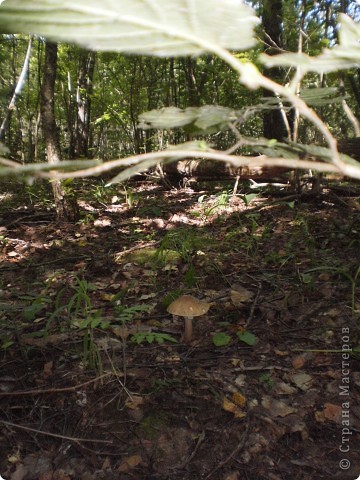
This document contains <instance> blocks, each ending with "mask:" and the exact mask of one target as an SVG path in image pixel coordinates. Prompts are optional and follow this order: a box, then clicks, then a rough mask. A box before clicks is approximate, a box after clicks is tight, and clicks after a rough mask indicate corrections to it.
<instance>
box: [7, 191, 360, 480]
mask: <svg viewBox="0 0 360 480" xmlns="http://www.w3.org/2000/svg"><path fill="white" fill-rule="evenodd" d="M89 185H90V184H86V185H85V186H86V189H87V190H86V189H84V191H85V192H87V193H84V194H83V195H82V196H81V197H80V202H79V203H80V208H81V220H80V221H79V222H77V223H65V224H64V223H62V224H60V223H58V222H56V220H55V216H54V211H53V208H52V205H51V201H50V200H48V201H46V200H45V197H44V192H43V191H40V190H39V187H38V186H36V184H35V185H33V186H32V187H26V189H25V190H26V191H25V190H23V193H21V194H20V193H19V192H20V190H21V188H22V187H19V186H16V185H15V186H14V188H13V193H11V192H10V188H9V186H7V193H4V194H3V195H1V199H0V217H1V223H0V225H1V227H0V261H1V264H0V273H1V285H0V288H1V290H0V360H1V366H0V477H2V478H4V479H5V480H23V479H24V480H31V479H40V480H51V479H54V480H55V479H57V480H67V479H81V480H91V479H108V480H112V479H121V480H122V479H123V480H131V479H136V480H138V479H139V480H140V479H149V480H150V479H154V480H155V479H156V480H199V479H202V480H209V479H211V480H280V479H281V480H290V479H292V480H305V479H306V480H309V479H311V480H321V479H326V480H328V479H330V478H335V479H336V478H338V479H341V480H347V479H349V480H354V479H356V478H358V476H359V475H360V456H359V450H360V343H359V339H360V334H359V320H360V315H359V310H360V285H359V283H360V282H359V279H360V255H359V251H360V204H359V193H357V194H354V193H351V191H350V190H349V191H347V190H346V187H344V188H343V189H340V188H338V189H337V190H327V189H326V190H324V192H323V193H322V194H321V195H319V196H317V197H311V196H309V197H306V196H302V197H297V196H291V195H289V196H286V193H285V196H284V197H279V196H271V195H270V194H269V193H267V194H264V192H263V193H259V192H257V196H254V195H252V194H253V193H254V192H253V191H249V190H247V191H245V190H244V193H241V192H240V194H239V195H237V196H235V197H232V196H231V185H230V187H229V188H230V190H229V189H228V190H226V189H225V188H224V186H222V187H221V188H215V187H214V186H213V187H212V189H211V190H209V188H208V186H206V185H205V184H204V185H202V184H197V185H194V186H193V189H190V188H184V189H173V190H166V189H164V188H162V187H160V186H158V185H155V184H152V183H147V182H139V183H132V184H130V185H131V186H127V187H126V189H124V187H116V188H115V187H113V188H112V189H110V191H109V190H108V189H106V188H105V187H104V185H103V184H100V183H99V184H97V185H94V184H92V186H91V188H90V187H89ZM246 192H247V193H246ZM249 192H250V193H249ZM181 294H191V295H193V296H195V297H197V298H199V299H201V300H204V301H206V302H209V303H211V307H210V309H209V311H208V312H207V313H206V314H204V315H203V316H200V317H197V318H195V319H194V332H193V338H192V340H191V341H190V342H188V343H185V342H184V340H183V319H181V318H179V317H172V316H171V315H170V314H169V313H167V310H166V308H167V306H168V305H169V304H170V302H171V301H172V300H174V299H175V298H176V297H177V296H179V295H181Z"/></svg>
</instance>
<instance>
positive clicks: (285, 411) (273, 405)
mask: <svg viewBox="0 0 360 480" xmlns="http://www.w3.org/2000/svg"><path fill="white" fill-rule="evenodd" d="M261 405H262V406H263V407H264V408H267V409H268V410H270V413H271V416H272V417H286V416H287V415H290V414H291V413H295V412H296V409H295V408H293V407H290V406H289V405H288V404H287V403H285V402H283V401H281V400H275V399H274V398H271V397H268V396H265V397H263V399H262V400H261Z"/></svg>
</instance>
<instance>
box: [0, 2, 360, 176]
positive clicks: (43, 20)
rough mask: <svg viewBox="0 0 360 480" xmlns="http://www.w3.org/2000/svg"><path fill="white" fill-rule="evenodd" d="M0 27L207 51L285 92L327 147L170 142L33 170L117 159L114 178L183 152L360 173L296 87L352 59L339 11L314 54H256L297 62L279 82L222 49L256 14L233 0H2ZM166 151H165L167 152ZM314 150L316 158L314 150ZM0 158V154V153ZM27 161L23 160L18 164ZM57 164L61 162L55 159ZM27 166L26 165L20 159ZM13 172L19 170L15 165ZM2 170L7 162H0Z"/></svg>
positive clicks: (111, 46)
mask: <svg viewBox="0 0 360 480" xmlns="http://www.w3.org/2000/svg"><path fill="white" fill-rule="evenodd" d="M0 3H1V2H0ZM0 13H1V15H0V32H10V33H13V32H22V33H31V34H39V35H43V36H46V37H48V38H50V39H52V40H56V41H71V42H74V43H77V44H79V45H82V46H85V47H87V48H90V49H95V50H103V51H118V52H123V53H137V54H143V55H153V56H158V57H164V56H184V55H196V56H198V55H201V54H204V53H212V54H214V55H217V56H218V57H219V58H221V59H222V60H223V61H224V62H226V63H227V64H228V65H229V66H230V67H231V68H232V69H233V70H234V71H235V72H237V73H238V74H239V81H240V82H241V83H242V84H244V85H245V86H246V87H248V88H249V89H258V88H264V89H267V90H269V91H271V92H273V93H274V94H275V95H276V96H278V97H279V98H280V100H281V101H283V100H286V101H288V102H290V104H291V105H292V106H293V107H295V108H296V109H297V111H298V112H299V114H301V115H302V116H303V117H305V118H307V119H308V120H309V121H310V122H311V123H312V124H313V125H314V126H315V127H316V128H317V129H318V130H319V131H320V132H321V134H322V135H323V137H324V138H325V140H326V142H327V144H328V147H329V152H330V155H327V156H326V158H324V160H325V161H326V162H327V163H323V162H320V161H314V162H310V161H304V160H300V159H293V158H291V159H288V158H287V159H286V158H282V157H281V158H276V157H275V158H272V157H270V158H264V157H261V156H260V157H244V156H235V155H229V154H227V153H226V152H219V151H214V150H212V149H210V148H209V147H207V146H206V147H205V148H196V149H195V150H194V149H193V148H190V149H187V147H186V144H185V146H180V147H179V148H180V149H176V150H175V149H171V152H170V151H169V150H168V151H163V152H156V153H151V154H144V155H136V156H133V157H129V158H127V159H117V160H113V161H109V162H106V163H104V164H101V165H95V166H93V165H92V166H89V168H85V169H83V168H79V169H77V170H76V171H75V172H71V173H70V172H68V171H58V170H57V171H51V172H48V171H45V170H49V166H48V165H47V166H46V169H45V168H43V167H41V166H39V165H37V168H36V170H37V175H39V176H42V177H51V178H58V179H60V178H68V177H75V176H84V175H94V174H99V173H102V172H105V171H109V170H111V169H113V168H117V167H119V166H121V167H124V168H126V170H125V171H124V172H121V173H120V174H119V175H117V176H116V177H115V178H114V179H113V182H115V181H122V180H124V179H126V178H128V177H130V176H131V175H133V174H134V173H136V172H138V171H140V170H145V169H148V168H150V167H152V166H153V165H154V164H155V163H156V162H157V161H159V160H163V159H167V160H168V161H171V160H178V159H180V158H185V157H193V158H207V159H213V160H220V161H224V162H229V163H231V164H232V165H233V166H235V167H240V166H251V167H253V166H261V165H263V164H264V163H266V165H268V166H269V165H273V166H285V167H288V168H305V169H308V168H311V169H317V170H319V171H331V172H338V173H339V174H342V175H346V176H349V177H353V178H357V179H359V178H360V164H359V163H358V162H355V161H350V162H349V161H348V160H347V159H346V158H345V159H344V157H342V156H340V155H339V152H338V150H337V142H336V139H335V138H334V136H333V135H332V134H331V132H330V130H329V129H328V127H327V126H326V125H325V123H324V122H323V121H322V120H321V118H320V117H319V116H318V115H317V113H316V112H315V111H314V110H312V109H311V108H310V107H309V106H308V104H307V103H306V102H305V101H304V100H303V99H302V98H301V97H300V96H299V95H298V94H297V89H296V85H297V84H298V82H299V77H300V78H301V77H303V76H304V75H305V74H306V73H307V72H309V71H314V72H323V71H327V72H328V71H334V70H338V69H341V68H349V67H352V66H356V65H358V64H359V60H360V47H359V38H360V27H359V25H357V24H356V23H355V22H354V21H353V20H352V19H350V18H349V17H347V16H346V15H341V17H340V35H339V40H340V42H339V45H337V46H335V47H334V48H333V49H331V50H325V51H324V52H323V54H321V55H320V56H318V57H314V58H311V57H307V56H306V55H304V54H291V53H285V54H281V55H277V56H272V57H269V56H266V55H262V56H261V57H260V60H261V61H262V62H263V63H265V64H266V65H267V66H274V65H288V66H290V67H298V66H299V65H300V68H297V72H296V74H295V76H294V79H293V81H292V82H290V85H289V86H283V85H280V84H278V83H276V82H274V81H273V80H271V79H269V78H267V77H266V76H264V75H263V74H262V73H261V72H260V71H259V69H258V68H257V67H256V66H255V65H254V64H253V63H252V62H250V61H245V62H244V61H240V60H239V59H238V58H236V56H235V55H233V54H232V53H231V52H230V50H245V49H248V48H250V47H252V46H253V45H254V44H255V43H256V42H255V37H254V31H253V30H254V27H255V26H256V25H257V24H258V23H259V22H260V20H259V19H258V18H257V17H256V16H255V15H254V12H253V10H252V9H251V7H249V6H248V5H246V4H245V3H243V2H242V1H241V0H223V1H222V2H219V1H218V0H206V2H205V0H191V1H190V0H188V1H186V2H185V1H184V0H167V1H166V2H163V1H161V0H145V1H144V0H143V1H141V0H117V1H111V2H110V1H103V2H102V3H101V4H99V2H98V1H97V0H75V1H69V0H51V1H50V0H33V1H32V2H29V1H28V0H5V1H4V2H3V3H2V4H1V6H0ZM170 153H171V155H170ZM320 158H323V157H321V156H320ZM2 163H4V159H2ZM26 167H27V166H26ZM62 167H63V168H62V169H63V170H64V169H65V168H68V166H67V165H65V164H63V165H62ZM27 168H28V167H27ZM16 171H17V172H21V171H23V173H27V172H29V171H30V172H31V173H33V170H31V169H29V168H28V170H27V172H26V171H25V170H24V169H22V167H20V168H17V169H16ZM2 172H3V173H6V174H8V173H9V169H6V168H5V169H4V168H3V169H2Z"/></svg>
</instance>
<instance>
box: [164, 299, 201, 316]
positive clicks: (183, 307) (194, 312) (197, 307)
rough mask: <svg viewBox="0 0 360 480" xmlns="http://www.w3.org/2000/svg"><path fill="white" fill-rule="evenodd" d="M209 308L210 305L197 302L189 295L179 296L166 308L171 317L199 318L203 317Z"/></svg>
mask: <svg viewBox="0 0 360 480" xmlns="http://www.w3.org/2000/svg"><path fill="white" fill-rule="evenodd" d="M209 308H210V303H207V302H203V301H202V300H198V299H197V298H195V297H192V296H191V295H181V297H179V298H177V299H176V300H174V301H173V302H172V303H170V305H169V306H168V308H167V311H168V312H169V313H171V314H172V315H178V316H179V317H199V316H200V315H204V313H206V312H207V311H208V310H209Z"/></svg>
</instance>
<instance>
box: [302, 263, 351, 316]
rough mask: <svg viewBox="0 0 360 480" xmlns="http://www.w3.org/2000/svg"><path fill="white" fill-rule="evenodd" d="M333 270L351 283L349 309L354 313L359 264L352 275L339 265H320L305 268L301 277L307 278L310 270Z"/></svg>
mask: <svg viewBox="0 0 360 480" xmlns="http://www.w3.org/2000/svg"><path fill="white" fill-rule="evenodd" d="M319 271H320V272H333V273H337V274H338V275H341V276H343V277H344V278H345V279H346V280H348V281H349V283H350V285H351V311H352V313H355V311H356V286H357V283H358V281H359V278H360V265H359V266H358V267H357V269H356V270H355V272H354V274H353V275H352V274H351V273H350V272H348V271H347V270H345V269H343V268H339V267H327V266H321V267H315V268H311V269H310V270H307V271H306V272H303V273H302V274H301V275H302V278H304V277H305V278H307V277H308V276H309V277H310V276H311V273H312V272H319Z"/></svg>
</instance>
